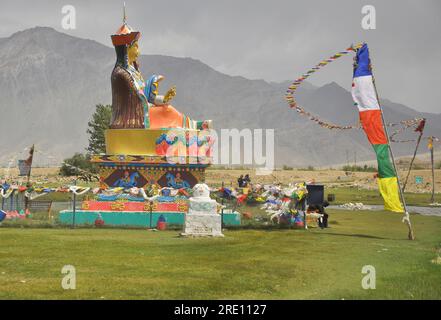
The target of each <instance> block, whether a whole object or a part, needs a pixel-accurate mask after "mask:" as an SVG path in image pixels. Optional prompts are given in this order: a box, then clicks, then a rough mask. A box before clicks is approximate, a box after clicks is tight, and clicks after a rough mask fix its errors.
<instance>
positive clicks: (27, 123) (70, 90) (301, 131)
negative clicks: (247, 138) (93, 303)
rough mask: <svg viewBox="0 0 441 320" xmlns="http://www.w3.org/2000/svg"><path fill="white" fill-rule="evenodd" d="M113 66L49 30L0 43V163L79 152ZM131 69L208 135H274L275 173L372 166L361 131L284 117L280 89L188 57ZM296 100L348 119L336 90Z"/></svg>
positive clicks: (399, 108) (154, 58) (103, 50)
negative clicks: (29, 150)
mask: <svg viewBox="0 0 441 320" xmlns="http://www.w3.org/2000/svg"><path fill="white" fill-rule="evenodd" d="M109 43H110V40H109ZM114 63H115V54H114V50H113V48H110V47H107V46H105V45H103V44H100V43H98V42H96V41H91V40H86V39H80V38H76V37H72V36H70V35H66V34H64V33H60V32H57V31H56V30H54V29H51V28H46V27H36V28H33V29H28V30H24V31H20V32H17V33H15V34H13V35H11V36H10V37H8V38H2V39H0V97H1V99H0V128H1V129H2V133H3V134H2V138H1V139H0V150H1V152H0V165H6V164H7V163H8V162H9V161H10V160H11V159H16V158H17V157H20V156H23V154H24V153H23V149H24V148H25V147H27V146H29V145H31V144H32V143H35V145H36V148H37V149H38V150H42V152H43V153H44V154H41V153H40V154H37V155H36V159H35V160H36V162H37V163H40V164H48V163H53V162H58V163H59V162H60V161H61V160H62V159H63V158H66V157H68V156H70V155H72V154H73V153H74V152H76V151H80V152H81V151H84V148H85V146H86V145H87V135H86V128H87V122H88V120H89V119H90V117H91V114H92V113H93V111H94V108H95V105H96V104H98V103H103V104H108V103H111V90H110V73H111V71H112V68H113V66H114ZM140 65H141V71H142V73H143V74H144V76H145V77H148V76H149V75H150V74H152V73H160V74H163V75H164V76H165V77H166V79H165V81H164V83H162V85H161V89H162V92H164V91H165V90H166V88H168V86H170V85H172V84H174V85H176V86H177V96H176V98H175V100H174V102H173V104H174V105H175V107H176V108H177V109H178V110H180V111H183V112H185V113H186V114H187V115H189V116H191V117H192V118H194V119H212V120H213V121H214V125H215V128H216V129H221V128H237V129H242V128H251V129H253V128H274V129H275V161H276V164H277V165H279V166H280V165H283V164H286V165H290V166H306V165H327V164H337V163H345V162H346V161H347V160H348V155H349V157H350V160H351V161H352V159H353V157H354V156H355V151H356V153H357V154H356V156H357V159H358V160H360V161H361V160H369V159H372V158H374V153H373V151H372V149H371V146H370V145H369V143H368V142H367V140H366V138H365V136H364V134H363V133H362V132H357V131H354V130H351V131H350V132H341V131H329V130H326V129H323V128H321V127H319V126H317V125H316V124H314V123H312V122H310V121H308V120H306V119H305V118H304V117H301V116H299V115H298V114H297V113H295V112H294V111H292V110H290V109H289V108H288V106H287V104H286V102H285V101H284V92H285V90H286V88H287V87H288V85H289V82H284V83H270V82H266V81H264V80H249V79H246V78H243V77H237V76H236V77H232V76H229V75H226V74H222V73H220V72H217V71H216V70H214V69H212V68H210V67H209V66H207V65H206V64H204V63H202V62H200V61H198V60H194V59H190V58H175V57H169V56H161V55H142V56H141V57H140ZM295 76H296V75H293V77H295ZM348 81H350V80H348ZM298 99H299V102H300V103H301V104H302V106H304V107H305V108H306V109H307V110H308V111H310V112H312V113H314V114H317V115H320V116H321V117H322V118H323V119H327V120H330V121H333V122H335V123H340V124H343V123H348V124H352V123H356V121H357V118H358V114H357V112H356V110H355V109H354V106H353V103H352V99H351V96H350V93H349V92H348V91H347V90H346V89H344V88H342V87H340V86H339V85H338V84H336V83H330V84H327V85H325V86H322V87H314V86H313V85H311V84H307V83H305V84H304V85H303V87H301V89H300V90H299V91H298ZM382 102H383V105H384V110H385V117H386V120H387V121H393V122H396V121H399V120H403V119H409V118H414V117H421V116H424V117H427V118H428V119H429V123H428V128H429V130H428V132H427V133H428V134H433V135H437V136H440V135H441V121H440V120H441V114H424V113H420V112H417V111H415V110H413V109H411V108H409V107H406V106H403V105H400V104H396V103H393V102H391V101H388V100H384V101H382ZM413 148H414V144H396V145H394V149H395V150H396V152H397V154H399V155H404V154H410V153H412V151H413ZM421 149H424V148H421ZM45 157H48V158H50V159H51V160H50V161H49V160H48V158H45ZM14 161H15V160H14ZM51 161H52V162H51Z"/></svg>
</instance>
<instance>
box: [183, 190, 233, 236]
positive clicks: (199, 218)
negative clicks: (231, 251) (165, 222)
mask: <svg viewBox="0 0 441 320" xmlns="http://www.w3.org/2000/svg"><path fill="white" fill-rule="evenodd" d="M217 206H218V203H217V202H216V200H213V199H211V198H210V189H209V188H208V186H207V185H206V184H205V183H198V184H196V185H195V186H194V187H193V197H191V198H190V206H189V209H188V213H187V214H186V215H185V224H184V233H181V235H182V236H212V237H223V236H224V235H223V234H222V221H221V215H220V214H218V213H217Z"/></svg>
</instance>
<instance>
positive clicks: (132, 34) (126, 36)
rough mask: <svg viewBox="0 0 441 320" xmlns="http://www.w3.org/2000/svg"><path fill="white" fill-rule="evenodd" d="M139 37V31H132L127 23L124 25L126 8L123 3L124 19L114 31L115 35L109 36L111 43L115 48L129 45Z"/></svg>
mask: <svg viewBox="0 0 441 320" xmlns="http://www.w3.org/2000/svg"><path fill="white" fill-rule="evenodd" d="M140 36H141V33H140V32H139V31H134V30H133V29H132V28H131V27H130V26H129V25H128V24H127V23H126V6H125V3H124V18H123V24H122V26H121V27H119V29H118V30H117V31H116V33H115V34H113V35H111V36H110V37H111V38H112V43H113V45H114V46H115V47H116V46H122V45H129V44H131V43H132V42H133V41H135V40H138V39H139V37H140Z"/></svg>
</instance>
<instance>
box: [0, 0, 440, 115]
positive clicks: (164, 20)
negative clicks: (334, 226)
mask: <svg viewBox="0 0 441 320" xmlns="http://www.w3.org/2000/svg"><path fill="white" fill-rule="evenodd" d="M121 3H122V2H121V1H119V0H117V1H104V0H101V1H94V2H89V1H80V0H72V1H69V4H72V5H74V6H75V7H76V8H77V17H78V23H77V27H78V28H77V30H74V31H69V32H67V33H69V34H71V35H74V36H79V37H83V38H90V39H94V40H97V41H99V42H101V43H104V44H106V45H109V46H110V45H111V43H110V38H109V35H110V34H111V33H113V32H115V30H116V29H117V28H118V26H119V25H120V24H121V20H122V5H121ZM126 3H127V14H128V22H129V24H130V25H131V26H132V27H134V28H136V29H138V30H140V31H141V32H142V34H143V37H142V42H141V50H142V51H143V52H145V53H155V54H166V55H171V56H180V57H192V58H195V59H198V60H201V61H203V62H205V63H207V64H208V65H210V66H212V67H214V68H216V69H217V70H219V71H222V72H225V73H228V74H231V75H242V76H245V77H247V78H252V79H265V80H268V81H283V80H289V79H294V78H295V77H297V76H298V75H299V74H301V73H303V72H304V71H306V70H307V69H308V68H309V67H311V66H313V65H314V64H316V63H317V62H318V61H320V60H322V59H323V58H326V57H327V56H329V55H331V54H333V53H335V52H337V51H340V50H342V49H344V48H346V47H347V46H348V45H349V44H351V43H352V42H357V41H360V40H361V41H367V42H368V43H369V45H370V47H371V51H372V58H373V63H374V68H375V69H374V71H375V75H376V77H377V81H378V84H379V86H380V88H379V90H380V93H381V95H382V96H383V97H385V98H388V99H391V100H394V101H396V102H402V103H405V104H407V105H409V106H410V107H413V108H416V109H419V110H424V111H432V112H440V109H439V105H438V101H440V100H441V90H434V86H435V85H436V84H437V82H438V77H439V76H438V75H439V74H440V73H441V63H440V62H439V57H440V56H441V42H439V41H437V39H438V38H439V34H438V33H439V30H441V19H440V18H439V14H440V12H441V2H440V1H437V0H423V1H402V0H390V1H379V0H370V1H369V2H368V4H370V5H374V6H375V8H376V14H377V19H376V20H377V29H376V30H368V31H366V30H363V29H362V28H361V19H362V13H361V8H362V7H363V6H364V5H365V4H367V3H366V1H361V0H340V1H325V0H323V1H317V0H311V1H307V2H306V1H305V2H299V1H291V0H274V1H263V0H241V1H238V0H236V1H232V0H223V1H202V0H187V1H178V0H176V1H172V0H162V1H135V0H127V1H126ZM62 5H63V2H60V1H49V0H45V1H40V2H39V4H38V6H35V8H33V10H32V12H31V11H30V10H29V3H28V2H25V1H22V0H16V1H13V2H12V1H8V2H5V3H4V4H3V7H2V11H1V12H0V21H1V23H0V24H1V25H0V26H1V28H0V32H1V33H0V37H5V36H9V35H10V34H11V33H13V32H14V31H18V30H22V29H24V28H28V27H32V26H34V25H48V26H52V27H54V28H56V29H58V30H59V31H64V30H62V29H61V25H60V21H61V18H62V15H61V7H62ZM11 17H14V18H13V19H12V18H11ZM345 59H346V61H344V62H338V63H335V64H336V65H335V66H334V65H332V66H330V67H329V68H326V69H327V70H323V71H321V72H320V73H319V74H317V75H314V77H312V78H311V81H312V82H313V83H316V84H323V83H327V82H331V81H336V82H337V83H339V84H340V85H342V86H343V87H346V88H348V86H349V85H350V82H351V80H350V73H351V71H350V66H349V65H350V63H351V62H350V59H349V58H345Z"/></svg>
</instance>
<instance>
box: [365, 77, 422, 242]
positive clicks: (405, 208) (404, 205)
mask: <svg viewBox="0 0 441 320" xmlns="http://www.w3.org/2000/svg"><path fill="white" fill-rule="evenodd" d="M371 73H372V83H373V84H374V90H375V95H376V96H377V101H378V106H379V108H380V111H381V112H380V113H381V121H382V122H383V128H384V132H385V134H386V139H387V145H388V147H389V153H390V156H391V158H392V165H393V167H394V170H395V174H396V176H397V184H398V190H399V193H400V198H401V202H402V204H403V209H404V218H403V222H405V223H406V224H407V227H408V228H409V234H408V238H409V240H415V235H414V233H413V229H412V224H411V222H410V216H409V212H408V211H407V205H406V200H405V199H404V194H403V190H402V189H401V184H400V177H399V174H398V170H397V166H396V164H395V157H394V153H393V152H392V147H391V145H390V139H389V132H388V130H387V126H386V122H385V120H384V114H383V108H382V106H381V103H380V98H379V96H378V91H377V86H376V85H375V77H374V73H373V72H372V70H371Z"/></svg>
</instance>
